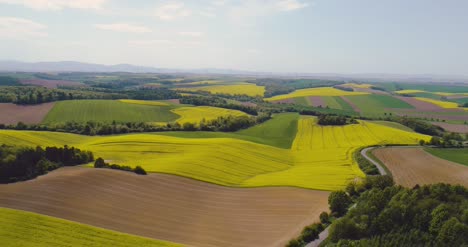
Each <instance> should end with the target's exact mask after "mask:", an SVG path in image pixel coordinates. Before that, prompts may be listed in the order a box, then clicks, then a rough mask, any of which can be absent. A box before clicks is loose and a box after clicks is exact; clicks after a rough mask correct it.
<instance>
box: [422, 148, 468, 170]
mask: <svg viewBox="0 0 468 247" xmlns="http://www.w3.org/2000/svg"><path fill="white" fill-rule="evenodd" d="M424 151H426V152H428V153H430V154H432V155H434V156H437V157H439V158H441V159H445V160H450V161H452V162H455V163H458V164H462V165H465V166H468V149H466V148H426V149H424Z"/></svg>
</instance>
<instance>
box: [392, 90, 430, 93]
mask: <svg viewBox="0 0 468 247" xmlns="http://www.w3.org/2000/svg"><path fill="white" fill-rule="evenodd" d="M425 92H426V91H424V90H415V89H405V90H399V91H395V93H397V94H413V93H425Z"/></svg>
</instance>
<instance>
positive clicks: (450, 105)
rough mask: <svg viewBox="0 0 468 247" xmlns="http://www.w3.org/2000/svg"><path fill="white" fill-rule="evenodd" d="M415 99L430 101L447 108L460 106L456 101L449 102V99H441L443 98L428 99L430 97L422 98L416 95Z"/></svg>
mask: <svg viewBox="0 0 468 247" xmlns="http://www.w3.org/2000/svg"><path fill="white" fill-rule="evenodd" d="M415 99H417V100H420V101H424V102H428V103H431V104H434V105H437V106H439V107H441V108H445V109H456V108H458V104H457V103H454V102H448V101H441V100H436V99H428V98H422V97H415Z"/></svg>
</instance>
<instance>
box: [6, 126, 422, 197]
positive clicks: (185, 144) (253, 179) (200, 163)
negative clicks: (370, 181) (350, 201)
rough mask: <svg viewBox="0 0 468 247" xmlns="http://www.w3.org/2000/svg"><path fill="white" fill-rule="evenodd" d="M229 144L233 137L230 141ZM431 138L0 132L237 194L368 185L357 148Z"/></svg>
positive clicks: (16, 140)
mask: <svg viewBox="0 0 468 247" xmlns="http://www.w3.org/2000/svg"><path fill="white" fill-rule="evenodd" d="M231 137H235V135H234V136H231ZM421 139H423V140H426V141H427V140H429V137H428V136H424V135H420V134H416V133H409V132H407V131H402V130H399V129H395V128H390V127H386V126H382V125H379V124H373V123H370V122H366V121H362V122H361V123H360V124H354V125H347V126H319V125H317V124H316V119H315V118H311V117H309V118H308V117H303V118H301V119H300V120H299V124H298V129H297V134H296V137H295V140H294V143H293V145H292V148H291V149H290V150H288V149H282V148H277V147H274V146H268V145H263V144H258V143H254V142H250V141H244V140H240V139H234V138H180V137H172V136H163V135H158V134H128V135H118V136H79V135H73V134H65V133H50V132H33V131H20V132H19V131H11V130H2V131H0V141H1V142H2V143H5V144H17V145H20V144H24V145H29V146H35V145H53V146H61V145H65V144H67V145H70V146H75V147H78V148H82V149H87V150H91V151H93V152H94V153H95V155H96V157H103V158H104V159H106V160H109V161H110V162H112V163H117V164H121V165H130V166H136V165H141V166H143V167H144V168H145V169H146V170H147V171H150V172H160V173H169V174H175V175H180V176H184V177H190V178H194V179H197V180H202V181H206V182H210V183H215V184H221V185H227V186H235V187H261V186H295V187H302V188H310V189H320V190H334V189H339V188H343V186H345V184H346V183H347V182H348V181H350V180H352V179H354V178H355V177H362V176H364V174H363V173H362V172H361V171H360V169H359V168H358V166H357V164H356V163H355V162H354V161H353V159H352V155H353V152H354V151H355V150H357V149H358V148H359V147H363V146H370V145H384V144H417V143H418V142H419V140H421Z"/></svg>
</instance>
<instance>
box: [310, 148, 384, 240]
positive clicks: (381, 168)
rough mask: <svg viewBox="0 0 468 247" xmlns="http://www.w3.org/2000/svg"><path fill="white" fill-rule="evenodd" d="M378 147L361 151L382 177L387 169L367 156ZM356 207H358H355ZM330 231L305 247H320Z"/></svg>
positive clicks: (326, 229) (326, 231)
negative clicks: (368, 152)
mask: <svg viewBox="0 0 468 247" xmlns="http://www.w3.org/2000/svg"><path fill="white" fill-rule="evenodd" d="M374 148H376V147H368V148H364V149H363V150H361V155H362V156H363V157H364V158H366V159H367V160H368V161H369V162H371V163H372V164H374V165H375V166H376V167H377V169H378V170H379V173H380V175H382V176H383V175H387V171H385V169H384V168H383V167H382V166H381V165H380V164H379V163H378V162H377V161H375V160H373V159H372V158H370V157H369V156H368V155H367V151H370V150H372V149H374ZM354 206H356V205H354ZM329 231H330V226H328V227H327V228H325V230H323V231H322V232H321V233H320V234H319V238H318V239H316V240H314V241H312V242H310V243H308V244H306V246H305V247H318V246H319V245H320V244H321V243H322V242H323V241H324V240H325V239H327V238H328V234H329Z"/></svg>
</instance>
